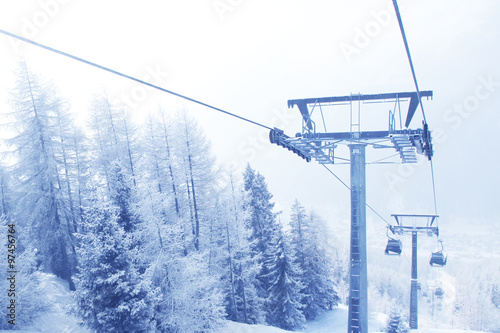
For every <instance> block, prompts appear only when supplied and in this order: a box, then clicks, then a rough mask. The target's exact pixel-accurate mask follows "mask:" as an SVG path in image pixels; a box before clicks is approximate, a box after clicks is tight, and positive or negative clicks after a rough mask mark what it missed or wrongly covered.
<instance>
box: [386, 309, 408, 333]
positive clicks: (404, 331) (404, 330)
mask: <svg viewBox="0 0 500 333" xmlns="http://www.w3.org/2000/svg"><path fill="white" fill-rule="evenodd" d="M385 331H386V332H387V333H408V332H410V329H409V327H408V324H407V323H406V322H405V321H404V320H403V318H402V317H401V313H400V311H399V310H397V309H393V310H392V312H391V316H390V317H389V323H388V324H387V328H386V330H385Z"/></svg>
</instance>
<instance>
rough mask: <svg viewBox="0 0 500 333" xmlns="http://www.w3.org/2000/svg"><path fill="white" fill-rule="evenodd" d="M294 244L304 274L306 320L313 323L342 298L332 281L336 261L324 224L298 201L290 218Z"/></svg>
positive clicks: (297, 260)
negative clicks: (324, 240) (326, 245)
mask: <svg viewBox="0 0 500 333" xmlns="http://www.w3.org/2000/svg"><path fill="white" fill-rule="evenodd" d="M290 227H291V229H290V236H291V237H290V238H291V245H292V247H293V250H294V251H295V254H296V259H295V263H296V264H297V265H298V266H299V268H300V269H301V271H302V273H301V275H300V281H301V282H302V284H303V286H304V287H303V289H302V294H303V295H304V297H303V299H302V304H303V305H304V308H303V312H304V315H305V317H306V319H307V320H313V319H315V318H316V317H317V316H319V315H321V314H322V313H323V312H324V311H326V310H331V309H332V308H333V307H334V306H336V305H337V304H338V301H339V298H338V296H337V293H336V292H335V284H334V282H333V279H332V278H333V260H332V259H331V257H330V256H329V255H328V254H327V252H326V251H325V248H324V244H321V243H322V235H323V234H325V233H326V232H327V231H326V229H325V228H324V224H323V223H322V221H321V220H320V219H319V218H318V217H317V216H316V215H315V214H314V213H311V214H310V216H307V214H306V210H305V208H304V207H303V206H302V205H301V204H300V203H299V201H298V200H295V202H294V204H293V206H292V214H291V216H290Z"/></svg>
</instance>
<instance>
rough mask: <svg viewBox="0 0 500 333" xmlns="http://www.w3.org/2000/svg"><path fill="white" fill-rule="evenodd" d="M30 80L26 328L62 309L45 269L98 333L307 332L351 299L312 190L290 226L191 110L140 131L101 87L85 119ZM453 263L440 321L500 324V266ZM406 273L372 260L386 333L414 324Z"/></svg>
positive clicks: (15, 148) (10, 213) (3, 203)
mask: <svg viewBox="0 0 500 333" xmlns="http://www.w3.org/2000/svg"><path fill="white" fill-rule="evenodd" d="M16 76H17V82H16V83H15V89H13V90H12V92H11V95H10V97H11V108H10V110H2V114H1V116H2V121H1V123H2V130H1V132H2V142H1V143H0V147H1V150H2V151H1V153H2V155H1V156H2V159H1V164H0V213H1V214H0V215H1V217H0V220H1V230H2V235H6V234H7V229H8V228H9V227H8V226H9V225H15V227H16V236H17V239H18V243H17V248H16V251H17V252H16V255H17V260H16V263H17V269H18V282H17V283H18V290H17V295H16V297H17V303H16V304H17V313H18V316H17V322H16V324H17V328H20V327H23V326H27V325H30V323H32V322H33V321H34V320H36V318H37V317H39V316H42V315H43V313H44V312H46V311H48V310H49V309H50V307H51V306H53V304H50V303H49V302H47V301H46V300H45V299H44V297H43V295H42V294H41V292H40V288H39V286H40V283H41V282H40V279H39V274H38V273H39V272H45V273H51V274H54V275H55V276H57V277H59V278H61V279H64V280H65V281H67V283H68V286H69V288H70V289H71V291H72V295H73V298H74V302H75V304H76V305H75V306H74V307H73V308H72V309H70V311H71V312H72V313H73V314H75V315H76V316H77V317H78V318H80V320H81V323H82V325H83V326H85V327H86V328H88V329H90V330H92V331H95V332H182V333H184V332H188V333H189V332H218V331H220V329H221V328H222V327H223V326H224V325H225V323H226V322H227V321H228V320H229V321H234V322H240V323H247V324H265V325H270V326H276V327H279V328H282V329H285V330H301V329H302V328H303V327H304V324H305V323H306V322H308V321H311V320H314V319H316V318H318V317H320V316H321V315H322V314H324V313H325V312H327V311H330V310H332V309H334V308H336V307H337V306H339V305H342V304H344V305H345V301H346V298H347V294H348V270H349V264H348V257H349V255H348V251H347V248H346V247H345V246H342V245H345V244H346V242H347V240H343V241H342V242H340V244H339V243H336V242H333V241H331V239H332V236H333V237H334V236H335V235H332V230H331V228H328V223H329V221H324V220H323V219H322V218H321V217H320V216H319V215H318V214H317V213H316V212H315V211H314V210H313V209H306V208H305V207H303V206H302V205H301V203H300V193H297V200H295V202H294V203H293V205H292V207H291V208H290V211H291V214H290V215H289V216H284V214H282V213H281V212H280V211H277V209H276V208H275V202H274V201H273V195H272V193H271V192H270V190H269V188H268V185H267V183H266V179H265V177H264V175H262V174H260V173H259V171H258V170H255V169H253V168H252V166H251V165H247V167H246V170H245V171H244V173H243V174H234V173H233V172H232V171H231V170H226V169H225V168H224V167H223V166H220V165H218V163H217V161H216V158H215V156H213V154H212V153H211V150H210V143H209V140H208V138H206V137H205V135H204V133H203V132H202V130H201V127H200V126H199V125H198V124H197V122H196V120H195V119H194V118H193V117H192V116H190V115H189V113H188V112H186V111H177V110H170V109H169V108H168V106H165V105H162V106H158V108H157V109H156V110H144V113H147V114H148V115H147V116H146V117H145V120H144V121H143V122H141V123H137V122H135V121H133V120H132V117H131V116H130V114H129V113H128V112H127V109H126V108H123V107H121V106H120V105H115V104H114V103H113V102H112V100H111V99H110V98H109V97H108V96H107V94H106V92H105V91H100V92H96V95H95V97H94V98H93V100H92V101H89V106H88V116H87V121H85V122H81V121H78V120H77V119H78V118H77V117H76V116H77V115H75V114H74V113H73V112H72V106H71V104H70V101H67V100H65V99H64V98H63V97H62V96H60V95H59V94H58V92H57V87H54V86H53V84H51V83H50V82H49V81H47V80H46V79H45V78H42V77H38V76H37V75H36V74H35V73H33V72H31V71H30V70H29V68H28V65H27V64H26V63H25V62H21V63H20V65H19V68H18V69H17V71H16ZM346 195H348V193H346ZM2 238H3V239H4V238H5V239H4V242H6V237H3V236H2ZM6 245H7V244H5V246H6ZM380 252H381V253H382V249H381V250H380ZM6 265H7V262H5V261H2V262H0V267H1V268H0V269H1V270H2V272H6V271H7V267H6ZM451 269H454V270H455V271H456V272H457V273H458V272H461V273H459V274H457V278H456V279H453V280H452V281H453V286H451V288H453V290H454V293H455V295H454V298H453V299H451V301H450V302H449V304H441V305H440V306H441V308H440V307H439V306H438V307H436V309H435V308H434V298H433V299H432V300H433V301H432V302H433V303H432V307H433V308H432V311H433V312H432V313H433V315H434V314H435V313H436V314H439V315H441V316H443V317H445V318H446V320H447V321H448V322H449V323H451V325H452V326H453V327H460V328H464V329H474V330H483V331H492V332H494V331H495V330H496V331H498V330H500V326H499V325H500V324H499V323H500V282H499V281H500V270H499V268H498V265H497V264H495V263H493V264H491V266H489V267H486V268H482V269H481V271H480V272H481V273H480V276H479V277H478V276H477V271H475V270H470V271H467V272H463V271H461V270H463V267H459V266H458V265H457V266H456V267H455V268H453V267H452V268H451ZM407 275H408V272H406V271H404V270H400V269H399V268H398V267H395V266H394V265H393V264H392V263H386V264H380V263H378V262H377V263H370V265H369V281H370V282H369V299H370V307H371V309H370V311H376V312H380V313H384V314H386V315H387V316H390V318H391V319H390V320H389V326H388V327H389V328H388V331H390V328H391V327H393V328H394V327H396V328H397V327H400V326H401V327H402V326H404V325H403V323H404V321H405V320H407V318H406V319H405V314H406V310H405V309H406V308H407V305H408V303H409V283H408V281H409V277H408V276H407ZM7 283H8V281H7V279H2V282H1V283H0V285H1V287H2V289H3V290H7V289H8V286H7ZM422 290H425V288H423V289H422ZM424 297H428V296H424ZM429 299H430V298H429ZM429 302H430V300H429ZM441 303H442V302H441ZM438 305H439V304H438ZM1 318H2V320H1V321H0V328H11V326H9V323H8V320H9V318H8V317H5V316H2V317H1ZM391 325H392V326H391ZM398 330H399V328H398V329H394V331H398ZM399 331H404V328H401V329H400V330H399Z"/></svg>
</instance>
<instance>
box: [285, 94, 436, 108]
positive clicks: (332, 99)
mask: <svg viewBox="0 0 500 333" xmlns="http://www.w3.org/2000/svg"><path fill="white" fill-rule="evenodd" d="M412 97H416V98H417V99H418V96H417V92H414V91H412V92H399V93H385V94H369V95H361V94H357V95H348V96H334V97H318V98H314V97H313V98H304V99H290V100H288V107H289V108H291V107H293V106H294V105H297V104H299V103H305V104H323V103H339V102H351V101H376V100H392V99H401V98H412ZM420 97H432V90H425V91H421V92H420Z"/></svg>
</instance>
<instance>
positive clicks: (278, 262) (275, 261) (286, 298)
mask: <svg viewBox="0 0 500 333" xmlns="http://www.w3.org/2000/svg"><path fill="white" fill-rule="evenodd" d="M275 247H276V252H275V254H274V256H272V257H270V258H268V267H269V273H268V274H267V275H266V277H267V278H268V279H269V284H270V286H269V290H268V292H269V296H268V306H269V312H268V314H267V322H268V323H269V324H271V325H273V326H277V327H280V328H283V329H286V330H296V329H300V328H302V327H303V324H304V323H305V321H306V318H305V316H304V315H303V313H302V308H303V307H304V306H303V305H302V299H303V297H304V295H303V294H302V290H303V289H304V285H303V284H302V283H301V281H300V276H301V275H302V271H301V269H300V267H299V266H298V265H297V264H296V258H295V256H294V253H293V251H292V250H291V249H290V247H289V245H288V244H287V243H286V241H285V236H284V234H283V232H282V231H281V230H279V232H278V236H277V239H276V243H275Z"/></svg>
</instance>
